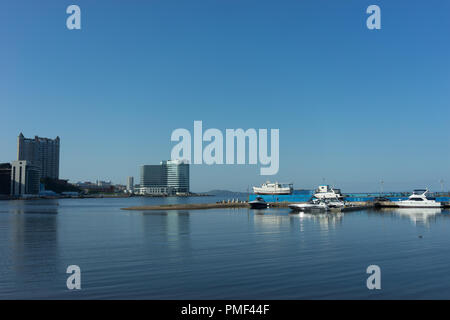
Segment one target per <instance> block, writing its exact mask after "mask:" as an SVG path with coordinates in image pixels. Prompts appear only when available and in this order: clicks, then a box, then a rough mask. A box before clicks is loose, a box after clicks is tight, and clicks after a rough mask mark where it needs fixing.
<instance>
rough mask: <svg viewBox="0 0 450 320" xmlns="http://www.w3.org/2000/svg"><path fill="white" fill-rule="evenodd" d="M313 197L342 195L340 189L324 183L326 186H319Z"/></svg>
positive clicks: (340, 197) (330, 197) (338, 197)
mask: <svg viewBox="0 0 450 320" xmlns="http://www.w3.org/2000/svg"><path fill="white" fill-rule="evenodd" d="M314 197H316V198H317V199H342V198H344V196H343V195H342V194H341V190H340V189H333V188H332V187H330V186H328V185H326V186H319V187H318V188H317V189H316V191H315V193H314Z"/></svg>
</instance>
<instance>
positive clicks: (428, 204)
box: [394, 189, 442, 208]
mask: <svg viewBox="0 0 450 320" xmlns="http://www.w3.org/2000/svg"><path fill="white" fill-rule="evenodd" d="M427 192H428V189H417V190H414V191H413V194H412V195H410V196H409V198H408V200H399V201H395V202H394V203H395V205H396V206H397V207H399V208H441V207H442V203H440V202H438V201H436V200H435V199H428V198H427V196H426V194H427Z"/></svg>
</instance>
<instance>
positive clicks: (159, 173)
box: [140, 160, 189, 194]
mask: <svg viewBox="0 0 450 320" xmlns="http://www.w3.org/2000/svg"><path fill="white" fill-rule="evenodd" d="M140 193H145V194H176V193H189V163H187V162H186V161H181V160H169V161H161V163H160V164H159V165H143V166H141V181H140Z"/></svg>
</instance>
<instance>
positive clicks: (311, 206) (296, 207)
mask: <svg viewBox="0 0 450 320" xmlns="http://www.w3.org/2000/svg"><path fill="white" fill-rule="evenodd" d="M288 207H289V208H290V209H291V210H292V211H328V210H329V208H330V207H329V206H328V204H327V203H326V202H324V201H321V200H319V199H311V200H310V201H308V202H304V203H293V204H290V205H289V206H288Z"/></svg>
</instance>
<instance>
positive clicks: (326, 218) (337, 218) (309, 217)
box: [297, 212, 344, 231]
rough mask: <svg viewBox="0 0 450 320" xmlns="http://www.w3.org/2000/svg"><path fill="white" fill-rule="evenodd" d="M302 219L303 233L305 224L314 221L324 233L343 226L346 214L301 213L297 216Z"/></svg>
mask: <svg viewBox="0 0 450 320" xmlns="http://www.w3.org/2000/svg"><path fill="white" fill-rule="evenodd" d="M297 216H298V217H299V218H300V230H301V231H303V227H304V225H305V222H307V221H308V222H309V221H312V222H314V223H316V224H318V226H319V228H320V229H321V230H322V231H328V230H330V229H335V228H336V226H338V225H341V224H342V218H343V217H344V214H343V213H342V212H335V213H307V212H300V213H299V214H297Z"/></svg>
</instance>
